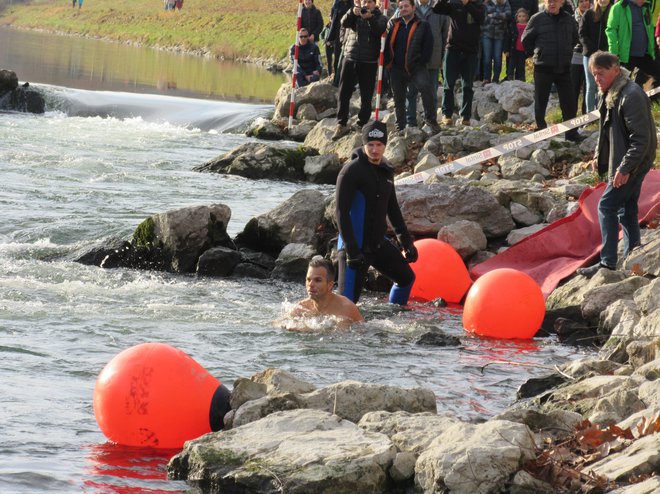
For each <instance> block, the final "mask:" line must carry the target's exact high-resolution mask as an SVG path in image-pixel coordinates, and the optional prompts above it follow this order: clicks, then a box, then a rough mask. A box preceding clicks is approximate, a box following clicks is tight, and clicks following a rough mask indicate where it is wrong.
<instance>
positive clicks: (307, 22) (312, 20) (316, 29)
mask: <svg viewBox="0 0 660 494" xmlns="http://www.w3.org/2000/svg"><path fill="white" fill-rule="evenodd" d="M300 26H301V27H304V28H305V29H307V31H308V32H309V41H311V42H312V43H316V42H318V40H319V35H320V34H321V31H322V30H323V15H322V14H321V11H320V10H319V9H317V8H316V6H315V5H314V0H303V9H302V12H301V14H300Z"/></svg>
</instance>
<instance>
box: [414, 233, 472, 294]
mask: <svg viewBox="0 0 660 494" xmlns="http://www.w3.org/2000/svg"><path fill="white" fill-rule="evenodd" d="M415 247H417V252H418V253H419V257H418V258H417V262H414V263H412V264H411V265H410V267H411V268H412V270H413V271H414V272H415V284H414V285H413V287H412V290H411V292H410V296H411V297H414V298H417V299H421V300H424V301H429V300H434V299H436V298H439V297H442V298H443V299H444V300H445V301H447V302H451V303H459V302H460V301H461V299H462V298H463V296H464V295H465V292H467V290H468V288H470V284H471V283H472V281H471V280H470V275H469V274H468V270H467V268H466V267H465V263H464V262H463V259H461V256H460V255H459V254H458V252H456V251H455V250H454V248H453V247H452V246H451V245H449V244H448V243H446V242H443V241H441V240H436V239H433V238H425V239H422V240H417V241H416V242H415Z"/></svg>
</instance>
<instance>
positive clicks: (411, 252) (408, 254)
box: [403, 241, 419, 263]
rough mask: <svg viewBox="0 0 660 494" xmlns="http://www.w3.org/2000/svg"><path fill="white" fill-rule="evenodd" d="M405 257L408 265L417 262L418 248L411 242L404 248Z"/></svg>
mask: <svg viewBox="0 0 660 494" xmlns="http://www.w3.org/2000/svg"><path fill="white" fill-rule="evenodd" d="M403 255H404V257H405V258H406V262H407V263H411V262H417V258H418V257H419V254H418V253H417V247H415V244H413V243H412V241H411V242H409V243H408V245H404V246H403Z"/></svg>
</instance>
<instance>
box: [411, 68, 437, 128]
mask: <svg viewBox="0 0 660 494" xmlns="http://www.w3.org/2000/svg"><path fill="white" fill-rule="evenodd" d="M426 70H427V71H428V73H429V77H430V78H431V89H432V90H433V102H434V103H435V107H436V108H438V86H439V85H440V83H439V81H438V79H439V78H440V69H426ZM417 93H419V91H418V90H417V87H416V86H415V85H414V84H410V85H408V92H407V93H406V102H407V105H406V123H407V124H408V125H409V126H410V127H415V126H416V125H417Z"/></svg>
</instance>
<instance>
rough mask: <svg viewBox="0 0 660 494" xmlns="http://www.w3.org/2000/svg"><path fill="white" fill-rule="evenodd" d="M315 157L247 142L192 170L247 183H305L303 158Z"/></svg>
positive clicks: (302, 150)
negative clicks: (284, 181)
mask: <svg viewBox="0 0 660 494" xmlns="http://www.w3.org/2000/svg"><path fill="white" fill-rule="evenodd" d="M316 154H317V153H316V151H315V150H313V149H308V148H303V147H298V148H291V147H278V146H272V145H268V144H255V143H252V142H248V143H245V144H242V145H240V146H238V147H237V148H235V149H233V150H231V151H229V152H228V153H226V154H224V155H222V156H220V157H218V158H215V159H213V160H211V161H208V162H206V163H203V164H201V165H199V166H196V167H194V168H193V170H194V171H198V172H215V173H227V174H229V175H240V176H242V177H246V178H251V179H259V178H269V179H275V180H278V179H279V180H305V173H304V171H303V170H304V167H305V158H306V157H307V156H314V155H316Z"/></svg>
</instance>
